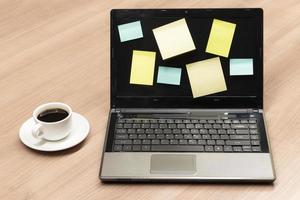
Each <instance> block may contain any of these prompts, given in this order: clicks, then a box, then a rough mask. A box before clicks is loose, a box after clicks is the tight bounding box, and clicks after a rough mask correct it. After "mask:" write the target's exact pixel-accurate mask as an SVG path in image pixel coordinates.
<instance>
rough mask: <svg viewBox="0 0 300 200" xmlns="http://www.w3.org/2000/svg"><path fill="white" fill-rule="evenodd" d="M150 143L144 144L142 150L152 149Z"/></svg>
mask: <svg viewBox="0 0 300 200" xmlns="http://www.w3.org/2000/svg"><path fill="white" fill-rule="evenodd" d="M150 148H151V147H150V145H142V151H150Z"/></svg>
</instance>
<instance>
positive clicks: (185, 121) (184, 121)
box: [182, 119, 191, 124]
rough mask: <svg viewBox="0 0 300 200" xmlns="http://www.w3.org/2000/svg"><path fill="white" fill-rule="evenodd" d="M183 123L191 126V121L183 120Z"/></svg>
mask: <svg viewBox="0 0 300 200" xmlns="http://www.w3.org/2000/svg"><path fill="white" fill-rule="evenodd" d="M182 122H183V123H185V124H189V123H191V120H189V119H185V120H183V121H182Z"/></svg>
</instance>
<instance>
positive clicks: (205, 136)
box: [202, 135, 210, 140]
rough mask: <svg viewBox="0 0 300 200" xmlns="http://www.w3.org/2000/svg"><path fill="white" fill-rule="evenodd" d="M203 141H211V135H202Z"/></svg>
mask: <svg viewBox="0 0 300 200" xmlns="http://www.w3.org/2000/svg"><path fill="white" fill-rule="evenodd" d="M202 139H203V140H209V139H210V135H202Z"/></svg>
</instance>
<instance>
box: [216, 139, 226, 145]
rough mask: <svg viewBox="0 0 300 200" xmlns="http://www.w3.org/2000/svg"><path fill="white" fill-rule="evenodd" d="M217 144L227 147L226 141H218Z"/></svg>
mask: <svg viewBox="0 0 300 200" xmlns="http://www.w3.org/2000/svg"><path fill="white" fill-rule="evenodd" d="M216 144H217V145H225V141H224V140H217V141H216Z"/></svg>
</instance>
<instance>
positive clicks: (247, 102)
mask: <svg viewBox="0 0 300 200" xmlns="http://www.w3.org/2000/svg"><path fill="white" fill-rule="evenodd" d="M122 13H126V14H127V15H128V14H131V13H132V14H134V15H137V14H139V15H142V16H148V15H149V16H190V17H191V16H193V15H195V14H197V15H198V14H201V15H204V16H207V15H209V16H214V15H217V16H219V15H227V16H228V15H231V16H234V17H253V18H255V21H256V22H257V26H258V27H257V32H256V34H257V38H258V39H257V41H256V43H257V47H258V48H257V51H256V54H255V57H254V58H255V59H257V63H258V66H259V67H258V70H257V94H256V97H247V98H245V97H230V96H222V97H216V96H212V97H210V96H207V97H205V98H198V99H197V100H196V101H195V99H190V98H184V97H140V96H130V97H119V96H118V94H117V85H116V84H117V65H116V61H115V58H114V43H115V42H119V40H118V38H115V39H114V38H113V33H114V31H116V30H114V29H115V28H116V27H117V24H115V23H114V19H115V18H116V17H117V16H118V15H120V14H122ZM110 19H111V21H110V26H111V34H110V44H111V48H110V49H111V51H110V58H111V59H110V61H111V62H110V66H111V71H110V72H111V74H110V84H111V87H110V91H111V95H110V104H111V108H255V109H262V108H263V10H262V9H261V8H247V9H240V8H238V9H113V10H111V13H110Z"/></svg>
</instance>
